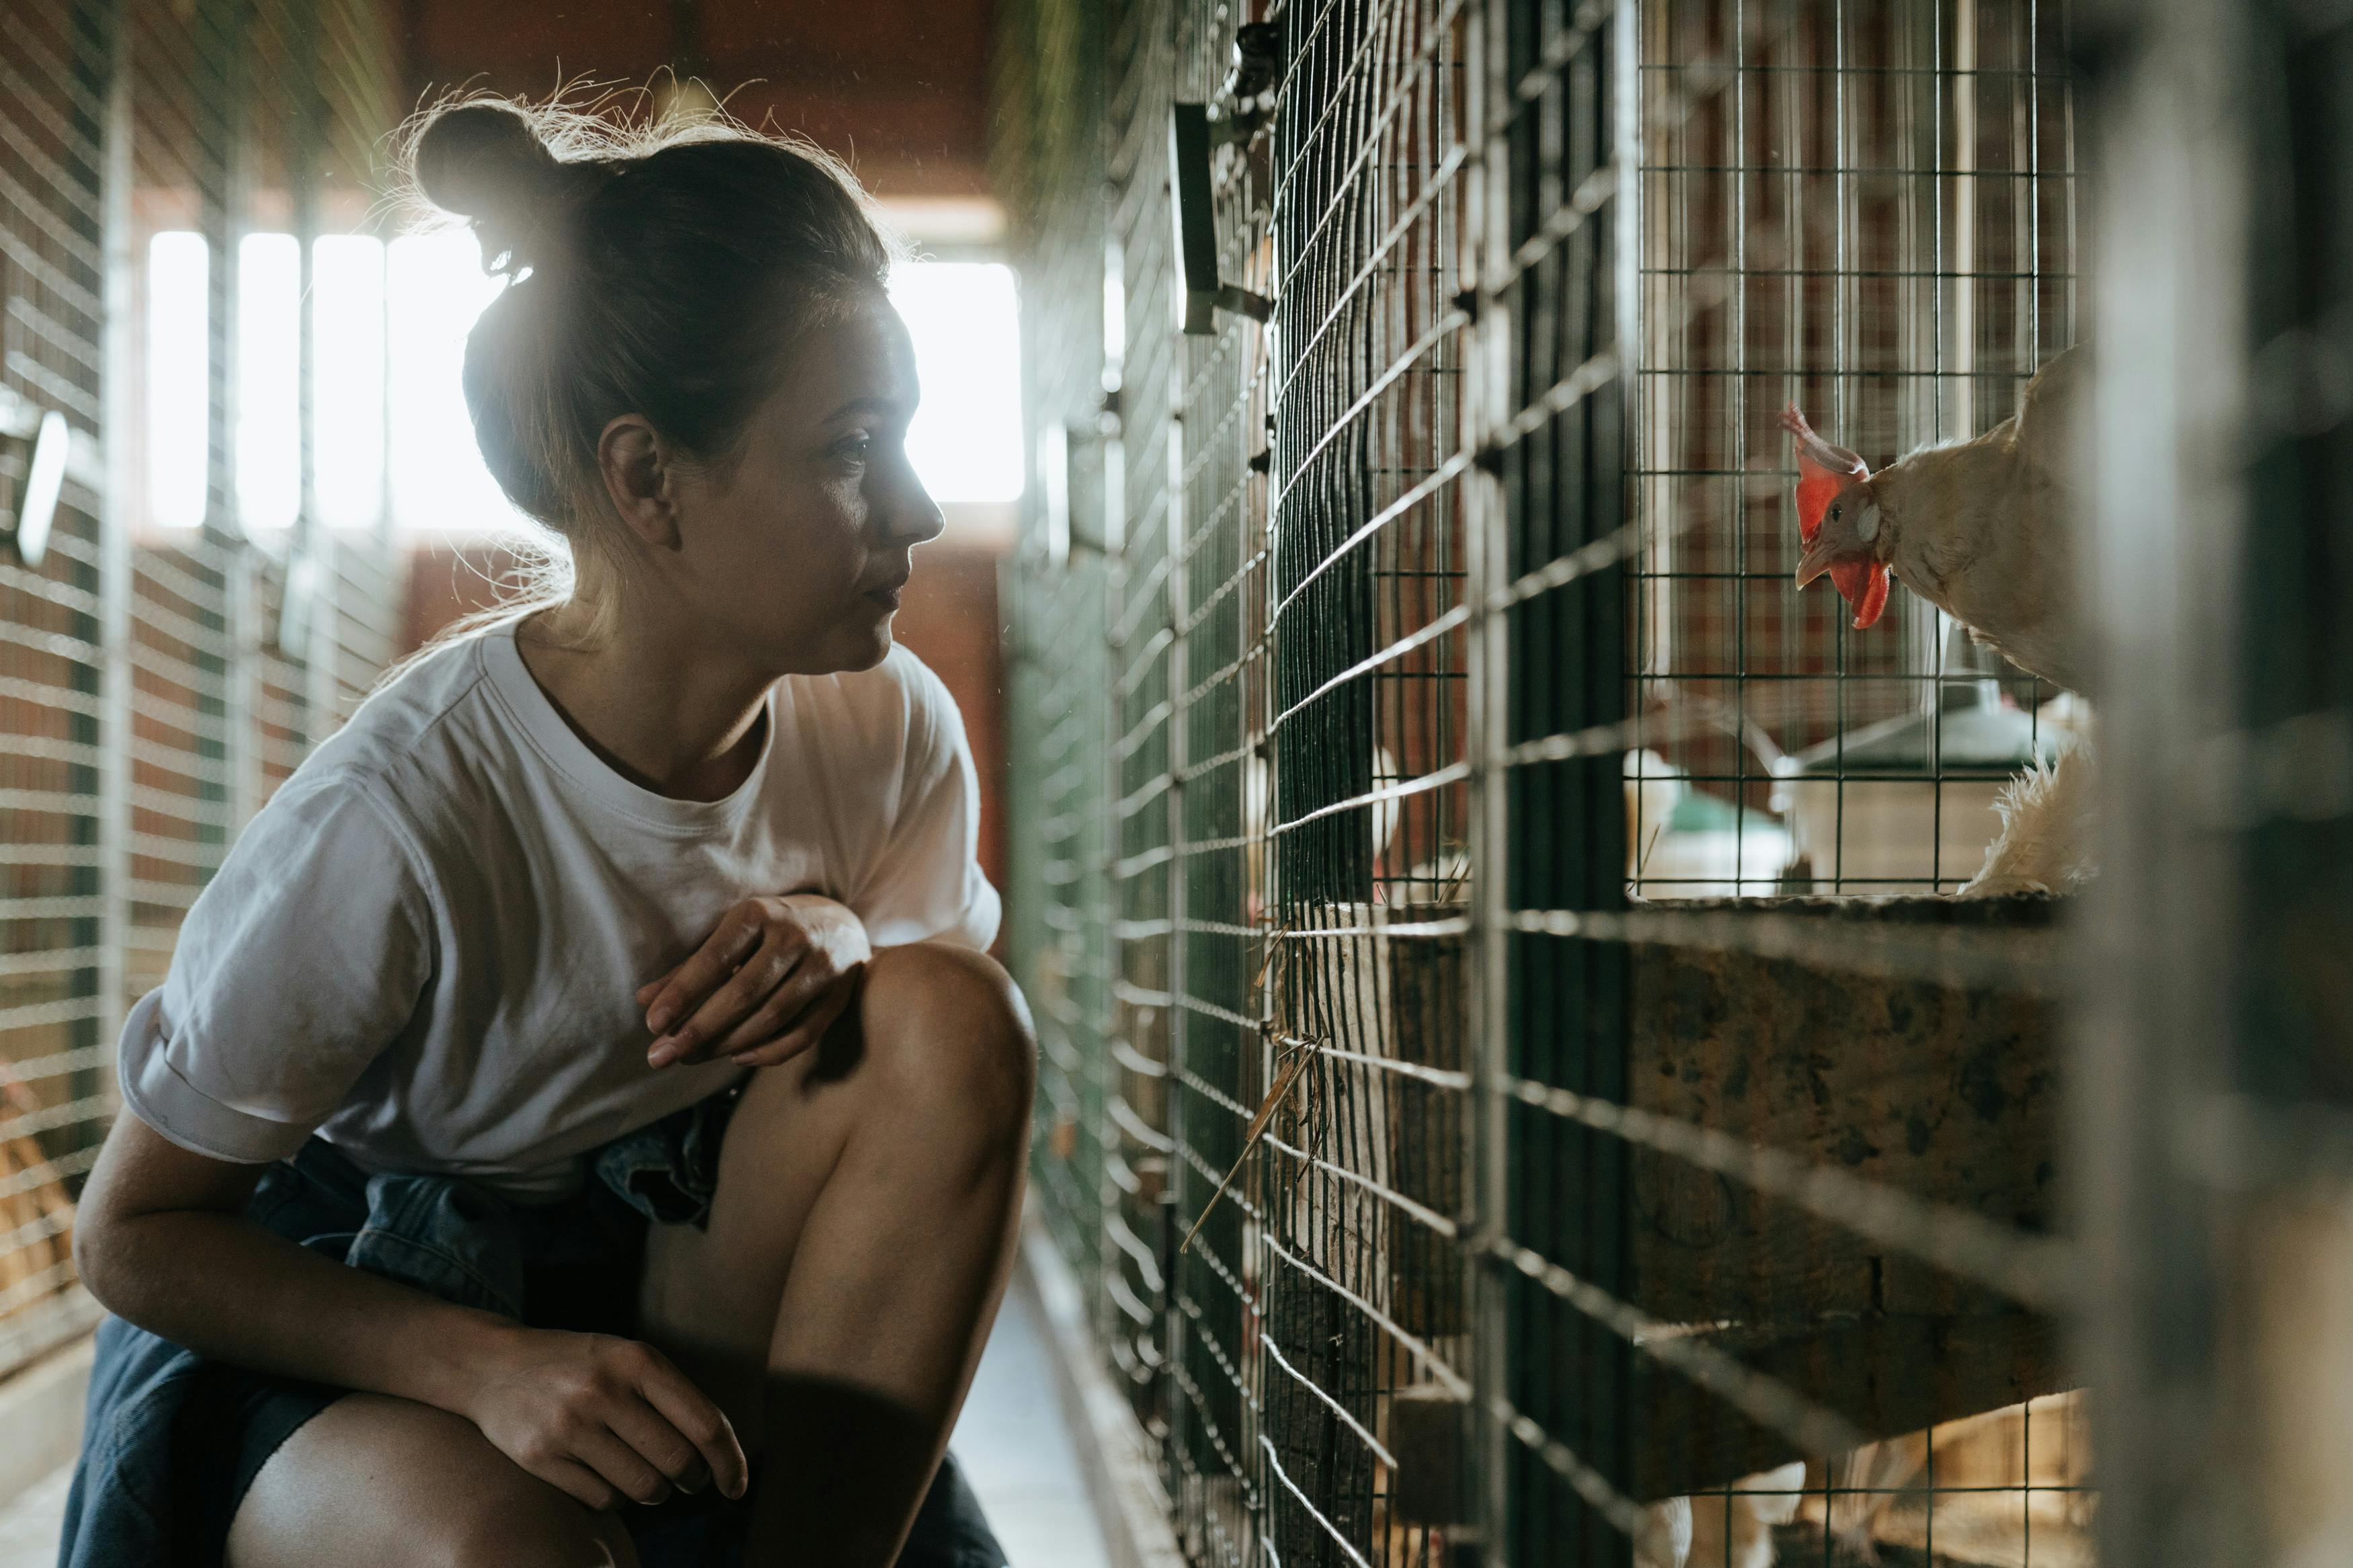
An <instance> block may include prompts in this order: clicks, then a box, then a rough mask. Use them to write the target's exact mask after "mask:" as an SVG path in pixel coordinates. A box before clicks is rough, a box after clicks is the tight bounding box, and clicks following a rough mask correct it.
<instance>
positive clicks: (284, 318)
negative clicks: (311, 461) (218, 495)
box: [237, 234, 302, 533]
mask: <svg viewBox="0 0 2353 1568" xmlns="http://www.w3.org/2000/svg"><path fill="white" fill-rule="evenodd" d="M301 356H302V247H301V246H300V245H298V244H297V243H296V242H295V239H294V237H293V236H292V235H290V234H248V235H247V236H246V237H244V238H243V239H242V240H240V241H238V242H237V516H238V518H239V520H240V521H242V522H243V523H244V525H245V526H246V528H248V530H250V531H254V532H257V533H275V532H277V531H280V530H281V529H284V528H287V527H290V525H291V524H292V523H293V521H294V519H295V517H296V515H297V514H298V513H300V512H301V510H302V357H301Z"/></svg>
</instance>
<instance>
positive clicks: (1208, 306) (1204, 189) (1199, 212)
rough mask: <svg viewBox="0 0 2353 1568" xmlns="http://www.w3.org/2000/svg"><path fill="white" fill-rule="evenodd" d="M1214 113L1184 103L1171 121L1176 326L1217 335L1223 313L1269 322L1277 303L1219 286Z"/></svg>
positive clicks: (1230, 286)
mask: <svg viewBox="0 0 2353 1568" xmlns="http://www.w3.org/2000/svg"><path fill="white" fill-rule="evenodd" d="M1209 146H1210V132H1209V110H1208V105H1207V104H1201V103H1179V104H1177V105H1176V106H1175V108H1174V109H1173V110H1171V111H1170V114H1169V117H1168V191H1169V196H1170V201H1169V206H1170V208H1171V209H1172V211H1173V212H1174V214H1175V217H1176V325H1177V329H1178V330H1179V331H1186V332H1192V333H1197V334H1198V333H1204V332H1214V331H1217V330H1218V328H1217V319H1218V312H1219V310H1231V311H1233V312H1235V313H1236V314H1238V315H1243V316H1248V317H1249V318H1250V320H1251V321H1266V320H1267V319H1268V318H1270V317H1271V316H1272V315H1273V314H1274V301H1273V300H1270V299H1268V298H1267V297H1266V296H1265V295H1263V294H1253V293H1251V292H1250V290H1249V289H1243V288H1240V287H1239V286H1237V285H1234V284H1230V283H1220V282H1219V280H1218V216H1217V212H1216V209H1215V208H1214V207H1213V206H1212V205H1211V195H1210V190H1209Z"/></svg>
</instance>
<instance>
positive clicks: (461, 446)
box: [385, 229, 530, 533]
mask: <svg viewBox="0 0 2353 1568" xmlns="http://www.w3.org/2000/svg"><path fill="white" fill-rule="evenodd" d="M500 288H501V283H500V280H499V279H496V278H492V277H489V276H486V275H485V274H484V273H483V271H482V260H481V247H480V246H479V245H477V244H476V243H475V240H474V237H473V234H472V233H471V232H470V230H466V229H444V230H442V231H441V232H439V233H438V234H417V235H406V236H404V237H401V238H399V239H396V240H394V241H393V242H392V243H391V245H389V246H387V247H385V290H386V300H387V308H388V315H389V319H390V321H391V323H392V342H391V352H390V354H389V356H388V358H389V362H390V370H391V397H392V419H391V430H392V446H391V461H392V515H393V521H394V523H395V524H396V526H397V527H399V528H400V529H401V530H403V531H407V532H415V533H496V532H504V531H510V530H513V529H519V528H525V527H528V526H530V524H529V523H528V521H526V520H525V519H524V518H523V517H522V515H521V514H520V513H518V512H517V511H516V510H514V508H513V506H512V504H510V503H509V502H508V500H507V498H506V496H505V494H504V493H503V492H502V491H501V490H500V489H499V486H498V481H497V480H495V479H491V471H490V469H489V468H485V467H484V466H483V464H482V455H481V449H480V447H477V446H475V444H474V425H473V421H472V419H471V418H470V417H469V416H468V415H467V412H466V394H465V388H464V383H463V380H462V376H463V373H464V370H465V364H466V334H467V333H468V332H469V331H471V330H472V329H473V325H474V318H475V317H477V316H479V315H480V314H481V313H482V308H483V307H484V306H486V305H488V304H489V303H490V302H491V300H494V299H496V298H497V297H498V292H499V289H500Z"/></svg>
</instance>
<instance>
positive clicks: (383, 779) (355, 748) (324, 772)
mask: <svg viewBox="0 0 2353 1568" xmlns="http://www.w3.org/2000/svg"><path fill="white" fill-rule="evenodd" d="M484 635H486V634H475V635H471V636H468V637H457V638H453V639H451V640H450V641H448V642H446V643H443V644H440V645H438V646H437V647H428V648H427V649H426V650H425V652H423V653H422V654H420V655H418V656H417V657H416V658H412V659H411V660H409V661H408V662H407V663H406V664H405V665H402V666H400V667H398V668H396V670H395V671H394V673H393V674H392V675H391V676H390V677H388V678H387V679H385V681H384V683H383V684H382V685H380V686H378V687H377V688H376V689H375V690H374V691H372V692H370V693H369V694H368V696H367V698H366V700H364V701H363V702H361V704H360V705H359V707H358V708H357V709H356V710H353V713H352V716H351V717H350V718H349V719H347V720H345V721H343V727H342V728H341V729H339V730H337V731H335V732H334V733H333V734H332V735H330V736H328V737H327V739H326V740H324V741H322V742H320V744H319V746H318V747H317V749H316V750H314V751H313V752H311V755H310V756H309V758H307V759H306V760H305V761H304V762H303V763H302V765H301V767H300V768H298V769H297V770H295V773H294V776H293V777H291V778H290V779H288V780H287V782H286V784H285V785H283V786H281V793H286V792H292V793H293V794H294V795H297V796H300V795H309V794H311V793H314V792H315V793H327V794H334V793H342V792H344V791H356V792H359V793H364V794H367V795H372V796H374V797H375V799H376V801H377V803H378V805H379V807H380V808H382V809H385V810H387V811H388V812H389V813H390V814H391V815H394V816H401V817H408V818H411V819H412V820H413V819H414V818H415V817H416V816H418V815H421V814H422V812H421V811H420V810H419V809H417V808H429V805H430V803H431V802H432V801H433V800H434V799H435V798H436V797H438V796H441V795H448V794H450V793H452V792H459V793H462V792H463V791H465V790H466V788H467V787H468V784H467V781H468V780H469V779H470V777H472V776H473V775H474V774H475V773H478V772H479V770H480V753H481V752H482V751H483V749H484V741H485V733H484V731H485V724H484V715H482V714H481V713H480V712H478V711H476V710H479V709H480V708H481V707H482V705H483V698H482V693H483V687H484V682H485V680H486V679H487V676H486V672H485V669H484V667H483V660H482V640H483V636H484ZM487 635H494V634H487ZM403 805H406V806H408V807H410V808H412V809H409V810H403V809H402V807H403Z"/></svg>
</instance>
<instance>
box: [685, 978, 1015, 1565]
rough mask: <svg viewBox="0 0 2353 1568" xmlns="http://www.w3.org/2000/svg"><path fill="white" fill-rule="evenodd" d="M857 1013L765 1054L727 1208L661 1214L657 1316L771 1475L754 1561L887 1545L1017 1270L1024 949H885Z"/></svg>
mask: <svg viewBox="0 0 2353 1568" xmlns="http://www.w3.org/2000/svg"><path fill="white" fill-rule="evenodd" d="M853 1015H854V1016H855V1019H856V1027H855V1028H854V1029H852V1028H843V1029H839V1030H837V1031H836V1033H835V1035H834V1037H831V1038H829V1039H828V1042H827V1043H826V1045H825V1047H823V1048H822V1049H820V1050H818V1051H813V1052H810V1053H808V1054H807V1055H806V1056H804V1057H801V1058H797V1060H795V1061H792V1062H788V1063H786V1065H784V1066H783V1067H778V1068H766V1069H764V1070H763V1071H761V1072H758V1073H756V1074H754V1079H753V1081H752V1082H751V1083H750V1084H749V1085H748V1086H747V1087H746V1089H744V1099H743V1101H742V1103H741V1104H740V1105H738V1106H737V1108H736V1111H735V1116H734V1120H733V1122H732V1123H731V1124H730V1125H729V1128H728V1131H727V1142H726V1145H725V1148H724V1150H723V1152H722V1156H721V1162H720V1174H719V1193H718V1197H717V1200H716V1202H715V1203H714V1205H712V1215H711V1226H710V1228H709V1229H708V1230H707V1231H702V1232H697V1231H694V1230H691V1229H689V1228H686V1227H682V1226H658V1227H656V1230H655V1232H654V1235H653V1237H652V1238H651V1241H650V1243H649V1254H648V1258H647V1268H646V1291H645V1309H646V1333H647V1338H648V1339H649V1340H651V1341H652V1342H654V1343H655V1344H657V1345H659V1346H660V1347H661V1348H662V1349H663V1350H665V1351H667V1352H670V1355H671V1356H672V1358H673V1359H675V1360H676V1361H677V1362H678V1363H679V1365H680V1367H681V1370H683V1371H684V1372H685V1373H687V1375H688V1376H690V1377H692V1378H693V1379H695V1381H696V1382H697V1383H698V1384H701V1385H702V1388H703V1389H704V1390H705V1391H706V1392H707V1393H708V1394H711V1396H712V1398H713V1399H715V1400H717V1401H718V1402H719V1404H720V1405H722V1407H723V1408H725V1409H726V1410H727V1412H728V1414H729V1415H730V1416H731V1417H732V1418H733V1419H734V1421H735V1423H736V1429H737V1431H738V1433H739V1435H740V1436H742V1437H743V1439H744V1446H745V1447H746V1448H747V1449H750V1450H753V1451H754V1452H756V1453H759V1454H760V1455H761V1456H762V1459H761V1473H762V1479H761V1484H760V1497H759V1503H758V1507H757V1510H755V1513H754V1520H753V1532H752V1550H751V1552H750V1553H749V1554H748V1556H747V1562H748V1563H755V1564H758V1565H759V1568H771V1565H775V1564H785V1563H795V1564H798V1563H810V1564H822V1565H824V1568H869V1565H871V1568H889V1565H890V1564H891V1563H892V1562H893V1561H894V1560H895V1558H896V1557H897V1555H898V1551H899V1546H900V1543H901V1542H902V1540H903V1539H904V1538H905V1535H906V1532H907V1527H908V1525H909V1524H910V1523H911V1522H912V1521H913V1518H914V1513H915V1509H916V1506H917V1504H919V1503H920V1502H921V1501H922V1500H923V1491H924V1489H925V1488H926V1487H927V1486H928V1485H929V1484H930V1481H931V1478H932V1473H933V1471H934V1469H935V1468H937V1466H938V1464H939V1460H940V1455H941V1454H942V1453H943V1452H944V1450H945V1447H946V1444H947V1434H948V1429H949V1427H950V1426H953V1425H954V1424H955V1414H956V1411H957V1409H958V1408H959V1407H960V1406H961V1405H962V1404H963V1402H964V1396H965V1389H966V1388H967V1387H968V1386H969V1385H970V1384H971V1381H972V1373H973V1368H974V1366H975V1365H976V1363H977V1362H978V1360H979V1356H980V1349H981V1345H982V1343H983V1342H984V1341H985V1340H986V1339H987V1332H988V1327H989V1324H990V1322H991V1321H993V1319H994V1318H995V1316H996V1312H997V1300H998V1298H999V1297H1000V1296H1001V1294H1002V1293H1003V1290H1004V1287H1005V1278H1006V1272H1007V1269H1008V1265H1009V1263H1010V1260H1011V1258H1012V1253H1013V1246H1014V1240H1015V1232H1016V1226H1017V1224H1018V1215H1019V1210H1020V1194H1021V1186H1022V1177H1023V1169H1024V1162H1025V1157H1026V1152H1027V1149H1028V1142H1029V1104H1030V1094H1031V1089H1032V1084H1033V1080H1034V1077H1035V1071H1036V1068H1035V1064H1034V1061H1033V1059H1032V1048H1033V1047H1032V1044H1031V1039H1030V1034H1029V1020H1028V1016H1027V1014H1026V1012H1025V1010H1024V1009H1023V1007H1022V1005H1021V1001H1020V998H1019V995H1018V993H1017V992H1016V991H1015V990H1014V988H1013V985H1012V983H1011V982H1010V981H1009V980H1008V979H1007V978H1006V975H1005V972H1004V971H1003V970H1001V969H999V968H998V967H997V965H996V964H995V963H993V962H991V961H990V960H988V959H987V958H985V957H981V956H980V955H978V954H976V953H972V952H965V951H963V950H960V949H955V948H949V947H944V946H937V945H933V944H929V943H920V944H917V945H914V946H912V947H902V948H891V949H886V950H884V951H883V952H880V953H877V954H876V955H875V957H874V959H873V962H872V963H871V964H870V966H869V968H868V972H867V975H866V979H865V984H864V989H863V992H862V994H861V996H860V1002H859V1005H858V1006H857V1007H856V1008H854V1009H853Z"/></svg>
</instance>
